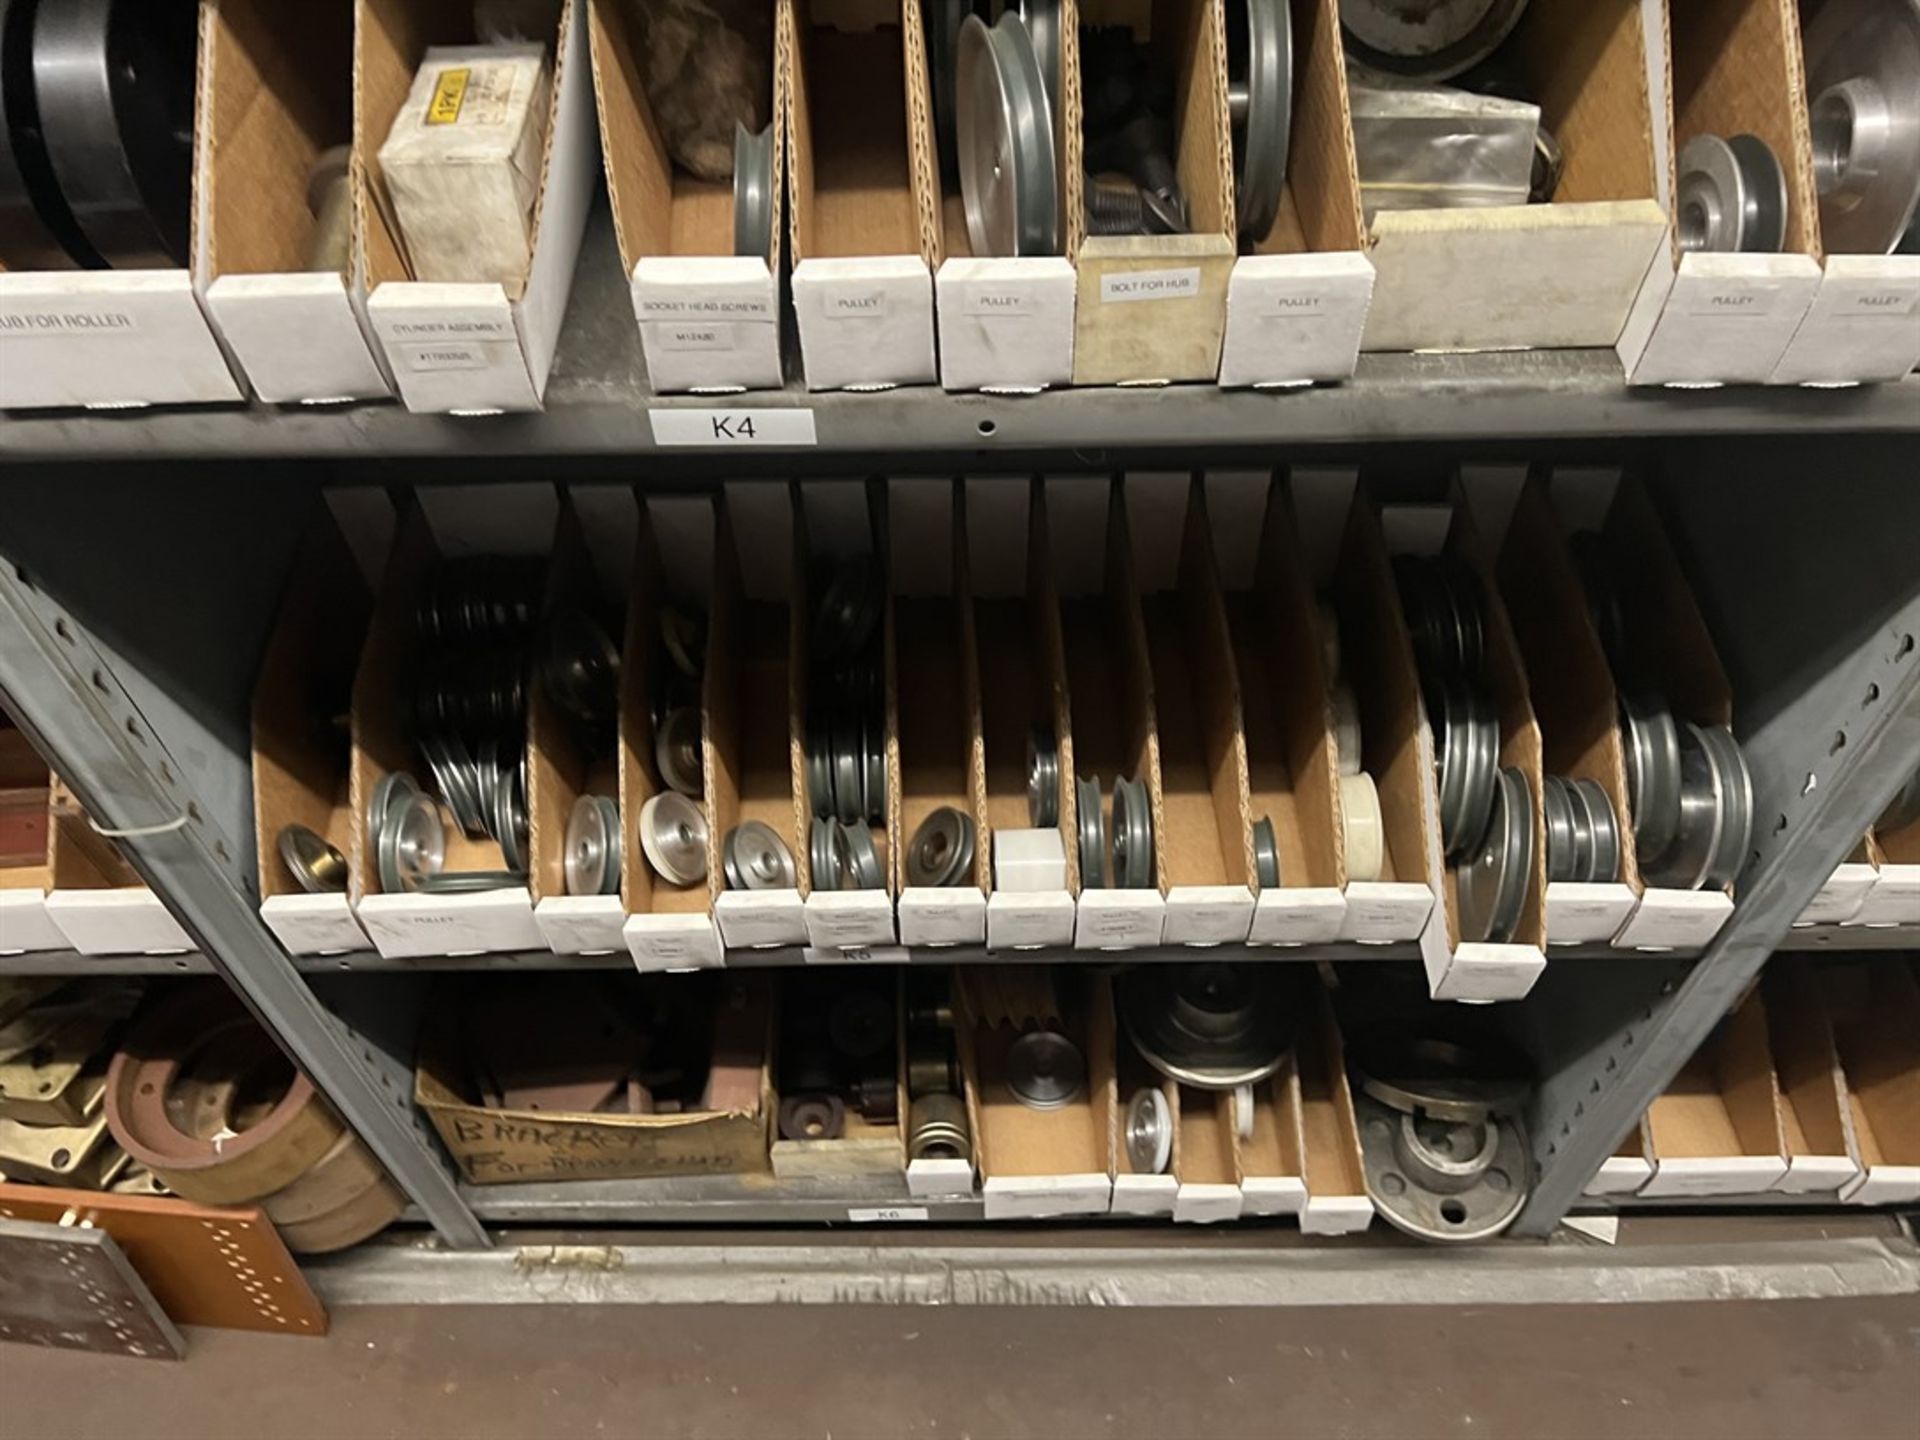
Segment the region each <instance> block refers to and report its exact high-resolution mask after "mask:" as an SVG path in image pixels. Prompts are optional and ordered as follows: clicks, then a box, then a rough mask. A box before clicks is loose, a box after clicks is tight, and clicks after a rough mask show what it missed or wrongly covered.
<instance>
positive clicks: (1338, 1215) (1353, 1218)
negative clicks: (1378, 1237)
mask: <svg viewBox="0 0 1920 1440" xmlns="http://www.w3.org/2000/svg"><path fill="white" fill-rule="evenodd" d="M1371 1224H1373V1201H1371V1200H1369V1199H1368V1198H1367V1197H1366V1196H1364V1195H1312V1194H1309V1195H1308V1196H1307V1203H1306V1204H1305V1205H1304V1206H1303V1207H1302V1208H1301V1210H1300V1233H1301V1234H1302V1235H1358V1234H1359V1233H1360V1232H1361V1231H1362V1230H1365V1229H1366V1228H1367V1227H1368V1226H1369V1225H1371Z"/></svg>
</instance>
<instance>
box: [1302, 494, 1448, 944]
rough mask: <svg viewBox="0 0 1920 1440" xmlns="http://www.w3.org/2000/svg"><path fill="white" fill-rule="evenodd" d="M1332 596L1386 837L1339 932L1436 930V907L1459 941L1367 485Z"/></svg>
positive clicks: (1403, 935)
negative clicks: (1372, 876)
mask: <svg viewBox="0 0 1920 1440" xmlns="http://www.w3.org/2000/svg"><path fill="white" fill-rule="evenodd" d="M1332 598H1333V601H1334V609H1335V612H1336V614H1337V616H1338V619H1339V624H1340V656H1341V664H1342V666H1343V667H1344V669H1345V672H1346V679H1347V682H1348V683H1349V684H1350V685H1352V687H1353V693H1354V698H1355V699H1356V700H1357V701H1358V702H1359V706H1360V733H1361V737H1362V741H1363V748H1362V752H1361V769H1362V770H1363V771H1364V772H1365V773H1366V774H1368V775H1370V776H1372V777H1373V781H1374V785H1375V787H1376V788H1377V790H1378V792H1379V797H1380V819H1381V825H1382V829H1383V830H1384V831H1385V836H1386V844H1385V846H1384V850H1385V854H1384V856H1383V858H1382V861H1381V867H1380V879H1379V880H1377V881H1371V882H1361V881H1357V880H1354V879H1353V878H1351V877H1349V878H1348V880H1347V891H1346V900H1347V914H1346V920H1345V922H1344V923H1343V925H1342V927H1341V937H1342V938H1343V939H1348V940H1358V941H1361V942H1363V943H1366V942H1374V943H1381V942H1390V941H1405V940H1410V939H1412V938H1414V937H1415V936H1417V935H1420V934H1423V933H1424V932H1425V931H1426V930H1427V929H1428V927H1429V925H1430V923H1432V922H1433V921H1434V919H1435V918H1436V917H1435V912H1436V911H1438V912H1439V916H1438V919H1439V923H1440V924H1442V925H1444V927H1445V933H1446V935H1447V937H1448V942H1449V943H1448V948H1449V949H1451V948H1452V936H1453V934H1454V928H1455V927H1454V924H1453V920H1452V917H1451V914H1450V913H1449V910H1450V906H1451V901H1450V900H1446V901H1442V900H1441V899H1440V898H1439V897H1441V896H1442V895H1444V893H1445V884H1444V876H1445V868H1444V865H1443V863H1442V860H1441V845H1440V800H1439V796H1438V794H1437V793H1436V792H1435V789H1434V747H1433V735H1432V732H1431V731H1430V730H1429V729H1428V727H1427V716H1426V708H1425V704H1424V702H1423V701H1422V699H1421V695H1420V679H1419V675H1418V673H1417V672H1416V671H1415V669H1414V663H1413V641H1412V639H1411V638H1410V637H1409V635H1408V634H1407V622H1406V618H1405V617H1404V616H1403V615H1402V614H1401V613H1400V596H1399V593H1398V591H1397V590H1396V589H1395V587H1394V581H1393V567H1392V564H1391V562H1390V561H1389V559H1388V558H1387V545H1386V539H1385V537H1384V536H1383V535H1382V534H1381V530H1380V516H1379V512H1378V511H1377V510H1376V509H1375V508H1374V504H1373V500H1372V498H1371V497H1370V496H1369V495H1367V494H1366V493H1365V492H1363V491H1362V492H1356V494H1355V496H1354V499H1353V503H1352V505H1351V507H1350V508H1349V510H1348V513H1347V524H1346V530H1345V534H1344V538H1343V539H1342V542H1341V552H1340V562H1339V568H1338V571H1337V573H1336V575H1335V578H1334V585H1333V591H1332Z"/></svg>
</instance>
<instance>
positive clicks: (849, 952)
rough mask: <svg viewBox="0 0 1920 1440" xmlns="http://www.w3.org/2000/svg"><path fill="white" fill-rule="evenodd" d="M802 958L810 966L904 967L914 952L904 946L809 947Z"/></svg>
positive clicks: (801, 953)
mask: <svg viewBox="0 0 1920 1440" xmlns="http://www.w3.org/2000/svg"><path fill="white" fill-rule="evenodd" d="M800 958H801V959H802V960H803V961H804V962H805V963H807V964H808V965H904V964H906V963H907V962H908V961H909V960H911V959H913V952H912V951H910V950H908V949H907V947H906V946H904V945H809V946H807V948H806V949H804V950H802V951H801V952H800Z"/></svg>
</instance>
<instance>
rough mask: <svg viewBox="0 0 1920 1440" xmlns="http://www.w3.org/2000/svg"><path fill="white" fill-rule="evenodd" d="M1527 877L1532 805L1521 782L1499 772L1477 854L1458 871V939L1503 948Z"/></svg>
mask: <svg viewBox="0 0 1920 1440" xmlns="http://www.w3.org/2000/svg"><path fill="white" fill-rule="evenodd" d="M1532 873H1533V799H1532V797H1531V796H1530V795H1529V793H1528V791H1527V779H1526V776H1525V775H1523V774H1521V772H1520V771H1519V770H1517V769H1515V768H1514V767H1512V766H1508V767H1506V768H1505V769H1503V770H1501V771H1500V774H1499V781H1498V784H1497V786H1496V787H1495V790H1494V801H1493V815H1492V818H1491V820H1490V821H1489V823H1488V825H1487V833H1486V837H1485V839H1484V841H1483V842H1482V843H1481V845H1480V850H1479V853H1478V854H1476V855H1474V856H1472V857H1471V858H1470V860H1469V861H1468V862H1467V863H1466V864H1463V865H1461V866H1460V868H1459V871H1458V885H1459V897H1460V938H1461V939H1462V940H1485V941H1489V942H1491V943H1493V944H1503V943H1505V942H1506V941H1508V940H1511V939H1512V938H1513V932H1514V927H1516V926H1517V925H1518V924H1519V923H1520V914H1521V911H1522V910H1523V909H1524V908H1525V906H1526V900H1527V879H1528V877H1529V876H1530V875H1531V874H1532Z"/></svg>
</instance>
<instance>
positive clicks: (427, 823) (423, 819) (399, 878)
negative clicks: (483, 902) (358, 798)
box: [374, 781, 447, 895]
mask: <svg viewBox="0 0 1920 1440" xmlns="http://www.w3.org/2000/svg"><path fill="white" fill-rule="evenodd" d="M389 793H390V797H391V798H390V799H389V801H388V804H387V810H386V813H385V814H384V815H383V816H382V817H381V820H380V826H379V829H378V830H377V831H376V832H375V835H374V868H375V869H376V871H377V872H378V873H379V876H380V888H381V890H383V891H384V892H385V893H387V894H389V895H400V894H404V893H405V892H407V891H411V890H418V889H419V888H420V887H421V886H422V885H423V884H424V883H425V882H426V881H427V880H428V879H429V878H430V877H432V876H434V875H438V874H439V873H440V871H441V869H442V867H444V866H445V864H446V862H447V831H446V827H445V826H444V825H442V824H441V823H440V810H439V807H438V806H436V805H435V804H434V803H433V798H432V797H431V796H429V795H427V794H426V793H425V792H424V791H422V790H420V789H418V788H417V787H416V786H414V785H413V784H412V782H411V781H409V782H408V783H407V784H406V785H404V786H397V787H395V788H393V789H392V790H391V791H390V792H389Z"/></svg>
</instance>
